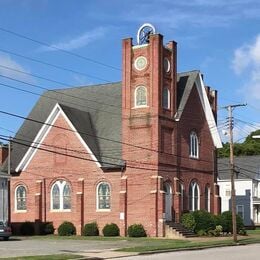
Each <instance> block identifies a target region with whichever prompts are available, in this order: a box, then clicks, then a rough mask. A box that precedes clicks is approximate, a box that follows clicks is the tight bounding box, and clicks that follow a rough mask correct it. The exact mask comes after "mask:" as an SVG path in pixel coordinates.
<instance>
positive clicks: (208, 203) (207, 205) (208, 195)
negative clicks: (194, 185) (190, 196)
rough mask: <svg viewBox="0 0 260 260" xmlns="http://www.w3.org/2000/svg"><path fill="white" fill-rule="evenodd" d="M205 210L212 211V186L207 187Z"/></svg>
mask: <svg viewBox="0 0 260 260" xmlns="http://www.w3.org/2000/svg"><path fill="white" fill-rule="evenodd" d="M205 210H207V211H208V212H210V187H209V186H206V187H205Z"/></svg>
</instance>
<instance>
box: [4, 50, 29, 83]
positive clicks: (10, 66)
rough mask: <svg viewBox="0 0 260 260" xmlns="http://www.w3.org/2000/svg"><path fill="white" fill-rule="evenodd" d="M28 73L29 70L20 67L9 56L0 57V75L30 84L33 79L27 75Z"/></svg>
mask: <svg viewBox="0 0 260 260" xmlns="http://www.w3.org/2000/svg"><path fill="white" fill-rule="evenodd" d="M29 73H30V72H29V70H27V69H25V68H24V67H23V66H22V65H20V64H19V63H18V62H16V61H15V60H13V59H12V58H11V57H10V56H9V55H7V54H1V55H0V75H3V76H6V77H9V78H14V79H18V80H24V81H27V82H28V81H29V82H32V81H33V79H32V77H31V76H30V75H29Z"/></svg>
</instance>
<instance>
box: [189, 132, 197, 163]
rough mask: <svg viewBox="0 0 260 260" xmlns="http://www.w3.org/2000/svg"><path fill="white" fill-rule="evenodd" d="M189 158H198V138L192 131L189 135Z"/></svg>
mask: <svg viewBox="0 0 260 260" xmlns="http://www.w3.org/2000/svg"><path fill="white" fill-rule="evenodd" d="M190 158H195V159H198V158H199V138H198V136H197V134H196V132H194V131H192V132H191V133H190Z"/></svg>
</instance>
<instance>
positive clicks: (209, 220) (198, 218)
mask: <svg viewBox="0 0 260 260" xmlns="http://www.w3.org/2000/svg"><path fill="white" fill-rule="evenodd" d="M192 215H193V217H194V220H195V227H194V231H195V232H196V233H197V232H198V231H199V230H202V229H203V230H205V231H206V232H208V231H209V230H213V229H215V221H214V218H213V215H212V214H211V213H209V212H207V211H205V210H196V211H194V212H193V213H192Z"/></svg>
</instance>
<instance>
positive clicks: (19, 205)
mask: <svg viewBox="0 0 260 260" xmlns="http://www.w3.org/2000/svg"><path fill="white" fill-rule="evenodd" d="M15 193H16V194H15V198H16V203H15V205H16V207H15V209H16V210H18V211H19V210H26V209H27V206H26V203H27V192H26V188H25V187H24V186H23V185H20V186H18V187H17V188H16V192H15Z"/></svg>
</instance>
